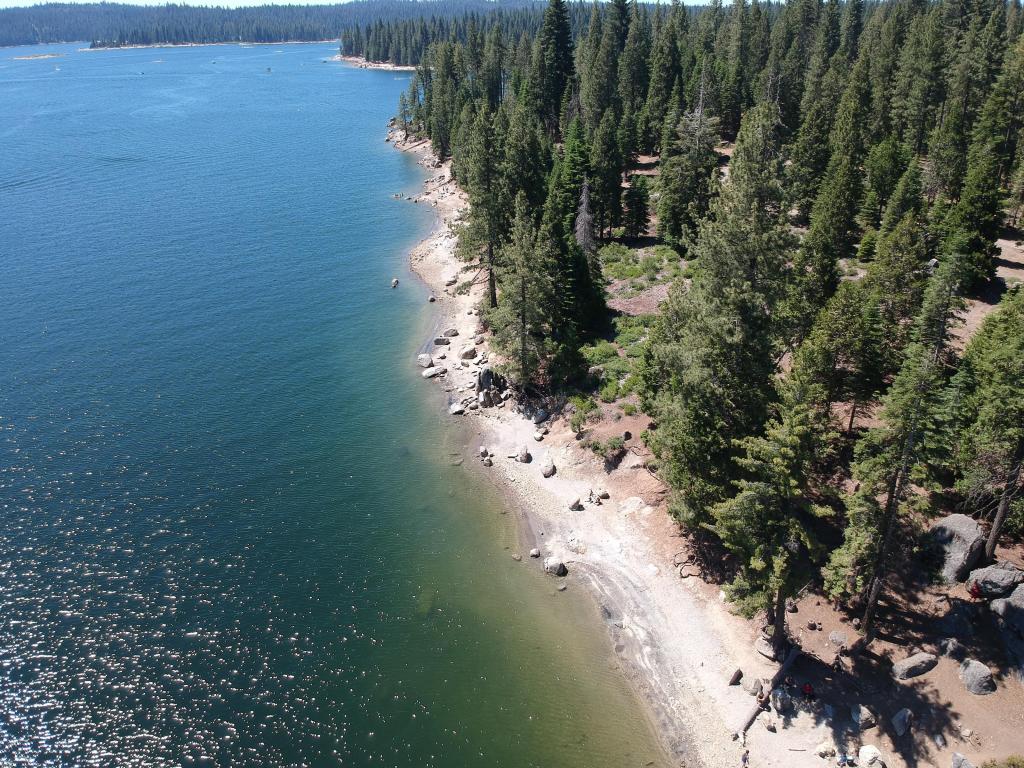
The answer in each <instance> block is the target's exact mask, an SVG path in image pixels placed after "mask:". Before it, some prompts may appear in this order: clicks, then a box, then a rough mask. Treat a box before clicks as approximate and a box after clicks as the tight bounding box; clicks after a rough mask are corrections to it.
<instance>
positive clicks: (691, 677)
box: [387, 128, 825, 768]
mask: <svg viewBox="0 0 1024 768" xmlns="http://www.w3.org/2000/svg"><path fill="white" fill-rule="evenodd" d="M387 140H388V142H389V143H391V144H392V145H393V146H394V147H395V148H396V149H398V150H399V151H403V152H409V153H412V154H414V155H416V156H417V158H418V162H419V163H420V165H423V166H424V167H425V168H427V169H428V171H429V174H430V175H429V177H428V178H427V180H426V181H425V182H424V188H423V189H424V191H423V192H422V193H420V194H419V195H417V196H416V197H414V198H412V200H414V201H415V202H417V203H419V204H428V205H432V206H433V207H434V208H435V209H436V211H437V216H438V220H437V223H436V225H435V227H434V229H433V230H432V231H431V233H430V234H429V235H428V236H427V237H426V238H425V239H424V240H423V241H421V242H420V243H419V244H418V245H416V246H415V247H414V248H413V249H412V251H411V253H410V257H409V258H410V267H411V269H412V271H413V272H415V273H416V275H417V276H418V277H419V278H420V279H421V280H423V282H424V283H425V284H426V285H427V286H428V288H429V289H430V290H431V292H432V294H433V296H434V297H436V305H437V311H438V320H437V323H436V324H435V325H434V327H435V328H455V329H457V331H458V335H457V336H456V337H454V338H452V340H451V342H452V343H451V344H450V345H449V346H448V347H437V346H434V345H433V344H431V342H430V340H426V341H425V343H424V344H423V345H422V348H421V349H422V350H423V351H425V352H428V353H430V354H431V356H432V359H433V363H434V365H440V366H444V367H446V368H447V369H448V371H447V373H446V374H445V375H443V376H438V377H437V378H435V379H433V382H435V383H439V384H440V385H441V389H442V391H443V392H444V393H445V394H446V395H447V401H448V403H449V405H451V404H453V403H456V402H460V403H462V402H465V401H467V400H469V397H467V395H469V396H470V397H472V396H473V395H474V393H475V382H476V376H477V372H478V371H479V370H480V368H481V367H482V366H481V364H482V363H485V362H486V360H487V358H488V357H489V356H490V352H489V349H488V346H487V342H486V334H480V333H479V331H480V330H481V328H480V327H478V323H479V318H478V317H477V316H476V314H475V311H476V310H475V307H476V306H477V304H478V303H479V301H480V299H481V297H482V292H483V285H482V284H481V283H476V284H474V285H473V286H472V288H471V289H470V290H469V291H468V292H463V293H461V294H460V293H457V292H456V291H455V289H454V288H455V286H453V285H449V283H450V282H451V278H453V277H455V276H456V275H458V276H459V277H460V282H461V281H462V279H463V278H464V277H465V273H462V272H461V269H462V267H463V264H462V263H461V262H459V261H458V259H457V256H456V253H455V245H456V241H457V238H456V235H455V232H454V229H453V227H454V225H455V224H456V222H457V221H458V220H459V219H460V217H461V216H462V215H463V214H464V213H465V211H466V209H467V208H468V202H467V200H466V196H465V194H464V193H463V192H462V191H461V190H460V189H459V188H458V187H457V185H456V184H455V183H454V182H452V181H451V176H450V162H445V163H438V162H437V161H436V160H435V159H434V158H433V156H432V154H431V152H430V145H429V142H427V141H415V142H409V143H407V142H403V141H401V139H400V136H399V132H398V131H397V130H396V129H394V128H391V129H390V130H389V133H388V139H387ZM481 336H484V337H485V338H481ZM468 346H474V347H475V348H476V349H477V354H476V356H475V357H473V358H472V359H471V360H469V361H460V360H458V357H459V356H460V355H459V351H460V350H462V349H464V348H466V347H468ZM511 402H512V401H509V403H508V404H503V406H502V407H490V408H479V407H477V408H473V405H475V402H474V403H472V404H467V405H466V411H465V413H464V414H463V415H458V416H452V418H457V419H459V420H460V421H461V422H462V424H460V425H459V426H460V428H462V429H464V430H466V436H467V443H466V453H467V458H475V459H476V461H477V462H479V461H480V456H479V453H478V450H477V446H481V447H486V448H487V450H488V451H489V452H490V454H491V460H492V462H493V466H492V467H490V468H486V469H485V468H484V467H483V466H481V467H480V471H481V472H483V473H484V474H486V475H487V476H488V478H489V479H490V482H491V483H492V484H493V485H494V486H496V487H497V488H498V489H499V491H500V492H501V493H502V495H503V497H504V499H505V500H506V503H508V505H509V508H510V510H511V511H512V512H513V514H514V515H515V517H516V521H517V525H518V528H519V538H520V540H521V542H522V546H523V551H522V553H521V554H522V556H523V564H524V566H527V567H529V565H532V564H534V561H533V560H532V559H530V558H529V557H527V556H526V553H527V552H528V550H529V549H530V548H532V547H537V548H539V549H540V550H541V558H542V559H543V558H545V557H549V556H552V557H557V558H558V559H560V560H562V561H563V562H565V563H566V565H567V567H568V569H569V576H568V577H567V579H566V583H567V584H568V587H569V588H570V589H571V588H574V587H577V585H582V586H583V587H584V588H585V589H586V590H587V592H588V593H589V594H590V596H591V597H592V598H593V599H594V601H595V608H596V610H597V611H598V612H599V616H600V618H601V620H602V623H604V625H605V627H606V629H607V631H608V636H609V641H610V643H611V647H612V648H613V649H614V655H615V658H616V659H617V661H618V662H619V664H620V665H621V668H622V671H623V673H624V674H625V676H626V678H627V681H628V682H629V684H630V685H631V687H632V688H633V689H634V691H635V692H636V693H637V695H638V698H639V699H640V701H641V702H642V704H643V705H644V707H645V709H646V710H647V714H648V716H649V717H650V719H651V721H652V723H653V726H654V730H655V732H656V734H657V736H658V739H659V741H660V742H661V744H662V746H663V747H664V749H665V751H666V753H667V756H668V758H669V764H671V765H679V766H685V767H686V768H719V767H723V768H725V767H727V766H732V765H736V766H738V765H740V759H741V755H742V753H743V751H744V749H749V750H750V764H751V765H752V766H756V767H764V768H767V767H769V766H772V767H775V766H778V767H779V768H782V767H783V766H785V767H786V768H804V766H807V767H808V768H810V766H816V767H817V766H821V765H822V760H821V758H819V757H818V756H817V754H816V753H815V746H816V745H817V744H819V743H821V742H822V740H823V739H824V738H825V736H824V735H823V732H822V728H821V727H819V726H818V725H817V724H813V727H808V723H807V722H793V723H792V724H790V725H788V726H782V724H781V723H780V724H779V725H780V727H779V728H778V731H777V732H769V730H768V729H767V728H765V727H764V726H763V724H761V723H758V722H755V724H754V725H753V726H752V727H751V728H750V730H749V731H748V732H747V734H746V735H745V737H742V736H737V735H736V734H737V732H738V731H739V729H740V728H741V726H742V724H743V722H744V720H745V719H746V717H747V715H748V714H749V713H750V712H751V710H752V708H753V706H754V705H755V700H754V698H752V696H750V695H749V694H748V693H747V692H745V691H744V689H743V687H742V686H739V685H733V686H730V685H728V683H729V679H730V677H731V676H732V674H733V672H734V671H735V670H736V669H742V670H743V672H744V677H745V678H755V679H763V678H771V677H772V676H773V675H774V673H775V671H776V670H777V669H778V665H777V664H775V663H773V662H769V661H768V660H766V659H764V658H763V657H761V656H758V655H757V654H756V653H755V652H754V641H755V639H756V638H757V636H758V631H757V628H756V626H755V625H754V623H753V622H750V621H747V620H745V619H742V618H740V617H738V616H736V615H734V614H732V613H730V612H729V610H728V608H727V606H726V605H725V604H724V601H723V598H722V595H721V593H720V592H719V588H718V587H717V586H714V585H710V584H705V583H704V582H703V581H701V580H700V579H699V578H696V577H695V578H692V579H683V578H680V576H679V575H678V566H677V565H676V563H677V560H676V556H677V555H678V553H679V552H680V551H681V550H685V549H686V545H685V542H684V540H683V539H681V538H680V534H679V531H678V527H677V526H676V525H675V524H674V523H673V522H672V520H671V518H670V517H669V515H668V514H667V512H666V502H665V496H666V489H665V487H664V485H663V484H662V483H661V482H660V481H659V480H657V478H655V477H654V476H653V475H651V473H650V472H648V470H647V469H646V467H645V466H644V464H643V457H642V455H641V454H642V451H641V450H639V449H634V450H631V451H630V452H628V453H627V455H626V458H625V459H624V460H623V461H622V463H621V464H620V465H619V466H618V467H617V468H615V469H614V470H612V471H607V470H606V469H605V467H604V466H603V462H602V460H601V459H599V458H598V457H596V456H595V455H594V454H593V453H592V452H590V451H589V450H586V449H584V448H582V447H581V446H580V445H579V444H578V441H577V440H576V438H575V435H573V433H572V431H571V430H570V428H569V425H568V420H567V419H566V418H562V417H557V418H556V417H553V418H551V419H550V420H548V421H546V422H544V424H542V425H541V426H542V427H547V428H548V430H549V432H548V434H545V435H543V436H542V439H541V440H540V441H538V440H536V439H535V433H536V432H537V431H538V427H537V426H535V425H534V423H533V422H532V420H530V419H528V418H526V417H525V416H523V415H522V414H520V413H517V412H515V411H514V409H513V407H512V405H511ZM640 422H644V423H646V419H644V418H643V417H637V418H636V419H625V418H624V419H622V420H621V422H619V424H621V425H623V426H625V427H627V428H630V429H631V430H632V432H633V434H635V435H638V434H639V432H640V431H641V427H640ZM633 427H638V428H635V429H633ZM637 442H638V441H637V440H635V439H634V440H632V441H631V443H637ZM522 446H526V447H527V448H528V450H529V452H530V454H531V456H532V461H530V462H528V463H520V462H518V461H516V460H515V456H516V454H517V452H518V450H519V448H520V447H522ZM549 457H550V458H551V459H552V461H553V463H554V464H555V467H556V472H555V474H554V476H552V477H550V478H544V477H543V476H542V474H541V470H540V467H541V465H542V464H543V463H544V461H545V460H546V459H547V458H549ZM598 489H600V490H604V491H607V492H608V493H609V494H610V498H609V499H608V500H606V501H604V502H600V500H598V502H597V503H593V502H591V501H587V499H588V497H589V493H590V491H591V490H598ZM576 498H579V499H582V500H584V503H583V504H581V505H579V507H580V508H578V509H575V510H573V509H570V506H569V505H570V502H572V501H573V500H574V499H576ZM538 566H539V562H538V563H537V565H536V566H535V567H538ZM773 717H774V716H773ZM763 719H764V718H763V716H762V717H759V720H763ZM809 719H811V720H813V718H809ZM803 720H804V718H801V721H803Z"/></svg>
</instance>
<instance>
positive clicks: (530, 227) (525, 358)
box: [488, 192, 555, 390]
mask: <svg viewBox="0 0 1024 768" xmlns="http://www.w3.org/2000/svg"><path fill="white" fill-rule="evenodd" d="M536 237H537V236H536V231H535V229H534V222H533V214H532V213H531V212H530V206H529V202H528V201H527V199H526V195H525V194H524V193H523V192H520V193H519V194H518V196H517V197H516V202H515V218H514V220H513V223H512V234H511V238H510V239H509V241H508V242H507V243H506V244H505V246H504V247H503V248H502V252H501V264H502V269H501V295H500V298H499V301H498V306H497V308H496V309H493V310H491V312H489V313H488V324H489V325H490V327H491V328H492V329H493V331H494V344H495V348H496V349H497V350H498V352H499V353H500V354H501V356H502V357H503V358H504V359H505V360H506V361H507V364H506V365H503V366H502V372H503V373H505V374H506V375H507V376H509V377H510V378H511V379H512V380H513V381H514V382H515V383H516V384H518V385H519V386H520V387H521V388H523V389H526V390H528V389H532V388H539V387H542V386H543V385H544V378H545V376H546V375H547V373H548V371H547V368H548V366H549V364H550V362H551V360H552V358H553V357H554V354H555V350H554V343H553V341H552V340H551V339H552V333H551V331H552V316H551V314H550V307H551V301H552V284H551V277H550V275H551V270H552V265H551V264H550V263H548V262H547V261H546V260H545V254H544V250H543V249H542V248H540V247H538V245H537V242H536Z"/></svg>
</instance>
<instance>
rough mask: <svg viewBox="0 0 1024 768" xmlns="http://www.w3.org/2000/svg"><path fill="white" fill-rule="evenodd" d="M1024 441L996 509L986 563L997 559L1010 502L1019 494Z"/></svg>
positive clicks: (986, 543)
mask: <svg viewBox="0 0 1024 768" xmlns="http://www.w3.org/2000/svg"><path fill="white" fill-rule="evenodd" d="M1022 454H1024V440H1021V441H1020V442H1018V443H1017V452H1016V453H1015V454H1014V457H1013V467H1012V468H1011V469H1010V474H1009V475H1008V476H1007V478H1006V484H1005V485H1004V486H1003V493H1002V495H1001V496H1000V497H999V507H998V508H997V509H996V519H995V520H993V521H992V530H991V531H989V533H988V541H986V542H985V561H986V562H991V561H992V560H993V559H994V558H995V554H996V544H998V543H999V534H1000V532H1001V531H1002V530H1003V525H1004V524H1005V523H1006V517H1007V515H1008V514H1009V513H1010V502H1011V501H1012V500H1013V497H1014V496H1015V495H1016V494H1017V484H1018V483H1019V482H1020V466H1021V463H1024V456H1022Z"/></svg>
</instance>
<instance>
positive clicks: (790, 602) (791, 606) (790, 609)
mask: <svg viewBox="0 0 1024 768" xmlns="http://www.w3.org/2000/svg"><path fill="white" fill-rule="evenodd" d="M786 613H796V600H794V599H793V598H792V597H787V598H786Z"/></svg>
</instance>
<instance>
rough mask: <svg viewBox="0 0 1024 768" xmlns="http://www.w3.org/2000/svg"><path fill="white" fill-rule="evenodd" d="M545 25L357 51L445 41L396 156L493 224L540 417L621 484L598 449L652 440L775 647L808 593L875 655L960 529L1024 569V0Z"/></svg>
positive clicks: (486, 274)
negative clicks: (610, 432)
mask: <svg viewBox="0 0 1024 768" xmlns="http://www.w3.org/2000/svg"><path fill="white" fill-rule="evenodd" d="M584 14H585V16H584ZM527 18H528V17H526V16H519V15H516V14H506V15H501V14H491V15H488V16H486V17H482V18H481V17H468V18H465V19H462V20H448V21H447V22H446V23H445V24H444V25H442V26H439V27H438V30H439V33H438V35H437V36H436V37H431V36H429V35H428V36H427V38H426V39H424V38H422V34H423V28H422V27H421V26H420V22H418V21H407V22H403V23H397V24H391V25H387V24H384V23H378V24H374V25H370V26H369V27H364V28H363V29H362V30H360V31H358V32H353V33H350V34H349V35H348V36H346V37H345V38H343V45H344V46H345V47H347V49H348V50H349V51H350V52H353V53H362V54H365V55H366V56H367V57H368V58H374V59H378V58H379V59H386V58H389V57H393V56H395V54H394V52H393V51H394V50H395V49H394V48H393V45H394V44H395V41H402V40H408V39H412V38H414V37H416V36H417V35H419V36H420V37H419V38H418V43H417V44H418V45H419V46H420V47H422V48H423V50H424V54H423V58H422V61H421V62H420V64H419V67H418V69H417V72H416V74H415V77H414V79H413V82H412V83H411V85H410V87H409V89H408V91H407V92H406V93H404V94H403V95H402V97H401V100H400V103H399V109H398V114H397V117H396V124H397V125H398V127H399V132H400V133H401V132H402V131H404V132H405V134H406V135H407V136H413V137H424V138H428V139H429V140H430V141H431V142H432V146H433V149H434V151H435V153H436V155H437V157H438V158H439V159H446V158H450V159H451V163H452V165H451V169H452V174H453V176H454V178H455V179H456V180H457V181H458V182H459V184H460V185H461V186H462V187H463V188H464V189H465V191H466V192H467V194H468V197H469V200H470V203H471V207H470V210H469V213H468V217H467V219H466V221H464V222H463V225H462V230H461V233H460V248H461V253H462V256H463V258H464V259H465V260H466V262H467V270H466V273H467V274H469V275H481V276H482V277H481V280H482V281H483V282H485V283H486V290H485V300H484V301H485V304H486V306H485V307H484V308H483V309H484V314H485V317H486V319H487V323H488V324H489V327H490V329H491V332H492V334H493V339H492V341H493V344H494V346H495V347H496V349H497V350H498V352H499V353H500V355H501V357H502V358H503V360H504V368H503V370H504V373H505V374H506V375H507V376H508V377H510V378H511V379H512V380H513V382H515V384H516V385H517V386H518V387H519V388H520V391H521V392H522V396H523V398H524V399H527V400H529V399H533V400H535V401H537V400H541V399H543V400H544V401H545V405H546V407H549V408H550V407H552V405H553V406H554V407H555V408H564V409H565V411H566V412H568V413H571V414H572V426H573V428H574V429H575V430H576V431H578V432H580V433H581V438H583V441H584V444H590V445H591V447H593V448H594V450H595V451H596V452H598V453H600V454H601V455H603V456H605V457H606V458H607V457H614V456H615V454H616V453H617V452H621V447H622V439H621V438H613V439H610V440H609V441H607V442H601V441H590V439H589V438H586V437H585V435H586V433H587V431H588V429H589V428H590V426H592V425H593V419H594V418H597V417H598V416H597V415H601V416H602V417H603V418H608V417H609V416H611V417H612V418H616V419H617V418H624V417H632V416H634V415H638V414H643V415H644V417H645V418H646V422H645V424H646V425H647V429H646V430H645V432H644V435H643V437H644V440H645V442H646V444H647V445H648V446H649V448H650V449H651V451H652V452H653V457H654V458H653V459H652V460H651V461H650V462H649V465H648V466H649V468H650V469H652V470H653V471H656V472H657V473H658V474H659V475H660V477H661V478H662V479H663V480H664V482H665V483H666V484H667V485H668V487H669V488H670V491H671V503H670V511H671V513H672V515H673V516H674V517H675V518H676V519H677V520H678V521H679V523H680V525H681V526H682V527H683V528H684V529H685V530H686V531H688V532H689V534H690V535H691V536H692V538H693V541H694V542H695V543H696V546H697V549H698V551H700V552H704V553H706V560H707V562H709V563H712V564H717V565H722V564H724V568H725V570H726V572H727V575H726V577H725V582H726V587H725V590H726V594H727V596H728V598H729V599H730V600H731V601H732V603H733V604H734V606H736V607H737V608H738V609H739V610H740V611H741V612H743V613H745V614H748V615H753V614H755V613H758V612H762V611H763V612H765V613H766V615H767V616H768V623H769V624H770V625H772V626H773V627H774V635H773V636H774V641H775V643H776V646H777V647H780V646H781V645H782V644H783V643H784V642H785V637H784V635H785V610H784V606H785V604H786V602H787V600H790V599H791V598H793V597H794V596H795V595H797V593H798V592H799V591H800V590H802V589H803V588H805V587H807V586H808V585H816V586H815V587H814V588H815V589H819V590H820V593H821V594H823V595H825V596H827V597H828V598H830V599H831V600H834V601H835V602H836V604H837V605H842V606H844V609H845V610H847V611H848V612H849V614H850V615H851V616H856V617H857V618H856V622H855V624H856V625H857V626H859V628H860V629H861V631H862V633H863V634H864V636H865V638H867V639H870V638H871V637H872V636H873V633H874V632H875V628H876V611H877V609H878V606H879V604H880V598H882V596H883V595H885V594H886V592H887V590H889V588H890V586H891V585H893V584H894V583H895V581H894V580H895V579H897V577H900V578H902V577H904V576H906V574H907V573H908V572H909V571H915V569H916V571H920V570H921V569H925V568H928V567H933V566H929V565H928V563H927V558H926V557H924V556H923V555H922V546H923V545H922V542H923V541H924V538H923V537H922V536H921V535H920V534H921V533H922V531H923V529H925V528H927V527H928V526H929V525H931V521H932V520H933V519H934V518H937V517H940V516H944V515H948V514H951V513H954V512H960V513H965V515H966V516H969V517H970V518H973V519H975V520H977V521H980V524H981V530H983V531H984V532H985V535H987V545H986V546H985V548H984V549H985V551H984V553H983V556H982V557H983V559H984V560H986V561H991V560H992V559H993V558H994V557H995V555H996V548H997V545H1000V544H1003V545H1007V546H1016V545H1017V544H1019V542H1020V536H1021V531H1022V530H1024V499H1022V494H1021V464H1022V460H1024V289H1022V288H1020V287H1019V286H1018V285H1015V282H1017V281H1019V279H1020V277H1022V276H1024V269H1022V268H1024V258H1022V256H1021V249H1020V239H1021V235H1020V232H1019V231H1018V230H1017V229H1015V227H1016V226H1017V225H1018V224H1019V222H1020V217H1021V210H1022V204H1024V141H1022V138H1024V135H1022V126H1024V37H1022V36H1021V30H1022V26H1024V14H1022V12H1021V6H1020V3H1019V0H1012V2H1006V0H934V1H932V2H928V1H926V0H888V1H887V2H881V3H870V4H866V3H864V2H863V1H862V0H845V2H840V1H839V0H824V2H823V1H822V0H793V2H790V3H788V4H786V5H776V4H761V3H759V2H757V1H756V0H753V1H752V2H750V1H748V0H735V1H734V2H733V3H732V5H731V6H729V7H723V6H722V5H721V3H718V2H715V3H712V4H710V5H709V6H707V7H705V8H702V9H692V8H691V9H687V8H685V7H683V6H681V5H679V4H678V3H674V4H672V5H667V4H666V5H662V6H645V5H639V4H636V3H630V2H627V0H613V1H612V2H609V3H607V4H594V5H593V6H589V7H586V8H585V7H583V6H579V5H576V6H572V7H569V6H568V5H567V4H566V3H564V2H563V0H550V2H549V4H548V5H547V8H546V10H545V11H544V14H543V17H542V18H541V19H539V20H538V22H537V23H536V24H533V23H527ZM584 18H585V21H584V20H583V19H584ZM574 20H575V21H574ZM998 270H1002V272H1001V273H1000V274H997V271H998ZM968 308H970V312H969V313H968V312H967V311H966V310H967V309H968ZM965 320H966V321H969V322H967V323H965ZM598 401H600V402H598ZM956 520H960V518H956ZM968 522H969V524H970V525H974V523H973V522H970V521H968ZM708 553H709V554H708ZM1017 554H1018V555H1019V550H1018V551H1017ZM927 581H928V579H927V578H925V579H924V582H921V581H918V582H917V583H927ZM900 583H905V582H900ZM1021 590H1024V588H1021ZM1014 594H1015V595H1016V594H1017V593H1014ZM1020 595H1021V600H1022V601H1024V591H1022V592H1021V593H1020ZM1015 599H1016V598H1015ZM1022 631H1024V630H1022ZM1021 663H1024V659H1022V660H1021Z"/></svg>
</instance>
